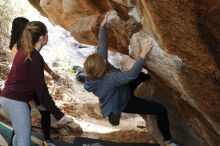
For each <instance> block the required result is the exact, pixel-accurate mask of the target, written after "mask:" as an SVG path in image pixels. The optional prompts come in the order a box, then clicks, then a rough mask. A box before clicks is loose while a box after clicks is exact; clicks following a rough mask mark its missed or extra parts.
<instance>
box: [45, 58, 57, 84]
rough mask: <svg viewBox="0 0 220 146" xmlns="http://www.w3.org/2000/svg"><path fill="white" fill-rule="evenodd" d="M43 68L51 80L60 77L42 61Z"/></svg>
mask: <svg viewBox="0 0 220 146" xmlns="http://www.w3.org/2000/svg"><path fill="white" fill-rule="evenodd" d="M44 70H45V71H46V72H47V73H48V74H49V75H51V76H52V78H53V80H58V79H59V78H60V76H59V75H57V74H55V73H54V72H53V71H52V69H50V67H49V66H48V65H47V64H46V63H45V62H44Z"/></svg>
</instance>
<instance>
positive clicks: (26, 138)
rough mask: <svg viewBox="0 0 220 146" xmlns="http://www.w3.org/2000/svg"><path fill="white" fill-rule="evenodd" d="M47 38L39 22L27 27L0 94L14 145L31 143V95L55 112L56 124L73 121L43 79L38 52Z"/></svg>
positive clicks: (42, 25) (43, 27)
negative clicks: (60, 107)
mask: <svg viewBox="0 0 220 146" xmlns="http://www.w3.org/2000/svg"><path fill="white" fill-rule="evenodd" d="M47 41H48V35H47V28H46V26H45V25H44V24H43V23H42V22H39V21H33V22H30V23H29V24H28V25H27V26H26V28H25V30H24V32H23V35H22V39H21V49H19V50H18V52H17V53H16V55H15V58H14V60H13V64H12V68H11V70H10V73H9V75H8V79H7V81H6V82H5V87H4V89H3V90H2V93H1V96H0V104H1V105H2V107H3V109H4V110H5V111H6V112H7V113H8V115H9V118H10V119H11V122H12V126H13V128H14V130H15V136H14V139H13V145H16V146H30V139H31V138H30V135H31V134H30V133H31V117H30V109H29V106H28V103H27V102H28V101H30V100H31V97H33V95H37V96H38V97H39V100H40V103H42V104H43V105H44V107H46V109H48V110H49V112H50V113H51V114H53V115H54V117H55V118H56V119H57V121H58V124H66V123H68V122H70V121H73V119H72V118H71V117H69V116H66V115H65V114H64V113H63V112H62V111H60V109H59V108H58V107H57V106H56V105H55V103H54V101H53V100H52V98H51V96H50V94H49V92H48V88H47V85H46V83H45V80H44V60H43V58H42V56H41V55H40V53H39V51H40V50H41V48H42V47H43V46H44V45H46V44H47Z"/></svg>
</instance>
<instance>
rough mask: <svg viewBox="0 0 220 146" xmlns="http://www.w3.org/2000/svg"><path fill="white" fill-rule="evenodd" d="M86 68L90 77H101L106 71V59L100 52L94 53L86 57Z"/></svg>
mask: <svg viewBox="0 0 220 146" xmlns="http://www.w3.org/2000/svg"><path fill="white" fill-rule="evenodd" d="M84 70H85V73H86V75H87V77H88V78H89V79H91V80H96V79H99V78H101V77H102V76H103V75H104V73H105V71H106V60H105V59H104V58H103V57H102V56H101V55H100V54H99V53H94V54H92V55H90V56H88V57H87V58H86V61H85V62H84Z"/></svg>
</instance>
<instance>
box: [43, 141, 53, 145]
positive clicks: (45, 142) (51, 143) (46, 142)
mask: <svg viewBox="0 0 220 146" xmlns="http://www.w3.org/2000/svg"><path fill="white" fill-rule="evenodd" d="M43 146H56V145H55V144H54V142H53V141H51V140H44V142H43Z"/></svg>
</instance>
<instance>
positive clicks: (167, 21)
mask: <svg viewBox="0 0 220 146" xmlns="http://www.w3.org/2000/svg"><path fill="white" fill-rule="evenodd" d="M40 6H41V7H42V9H43V11H44V12H45V13H46V14H47V16H48V17H49V19H50V20H51V21H52V22H54V23H56V24H60V25H61V26H63V27H64V28H66V29H67V30H70V31H71V32H72V34H73V36H74V37H76V39H77V40H79V41H82V42H84V43H88V44H97V32H98V27H97V26H99V24H100V19H101V18H102V17H103V15H104V13H105V12H106V11H108V10H111V9H114V10H115V11H116V12H117V15H118V16H119V19H113V20H112V21H111V23H110V24H113V25H109V27H110V28H109V33H108V37H109V47H110V49H112V50H116V51H118V52H122V53H124V54H128V52H129V51H128V49H127V48H128V44H129V41H130V38H131V37H132V39H131V46H132V48H133V49H132V50H131V55H132V57H133V58H137V57H138V56H139V53H140V51H141V49H140V45H139V44H140V40H142V39H143V38H146V37H147V38H150V39H151V40H152V41H153V42H154V48H153V50H152V51H151V53H150V54H149V55H148V57H147V59H146V64H145V67H146V68H147V69H148V70H149V72H150V74H151V75H152V76H153V77H154V78H155V79H156V80H157V81H158V82H159V83H160V84H161V86H162V87H163V88H164V89H165V90H166V92H167V93H169V95H170V96H171V97H172V98H168V97H164V98H166V99H167V100H168V99H172V101H173V102H172V105H173V106H175V107H176V108H177V109H178V111H179V112H180V114H181V115H182V116H183V118H184V119H185V120H183V123H185V124H188V123H189V124H190V126H191V127H190V126H189V127H188V128H189V131H191V132H189V133H188V135H187V136H188V137H190V138H188V139H186V138H182V141H183V142H186V143H189V141H190V139H191V140H192V138H195V141H199V142H198V144H197V145H202V146H203V145H204V146H216V145H217V144H219V143H220V140H219V137H220V116H219V115H220V113H219V111H220V92H219V91H220V49H219V48H220V27H219V26H220V3H219V1H218V0H209V1H188V0H187V1H177V0H172V1H171V0H163V1H159V0H154V1H144V0H138V1H133V0H125V1H124V0H123V1H122V0H119V1H116V0H109V1H107V0H102V1H94V0H91V1H87V0H78V1H63V0H59V1H52V0H41V1H40ZM119 28H120V30H119ZM140 30H142V31H140ZM137 32H138V33H137ZM161 97H163V95H161ZM168 101H169V100H168ZM174 124H176V125H179V127H180V124H182V123H180V122H179V123H174ZM190 128H192V129H193V130H192V129H190ZM179 130H180V131H179V133H181V130H184V129H181V128H180V129H179ZM195 134H197V136H195ZM180 140H181V137H180ZM193 144H195V143H193ZM193 144H190V143H189V144H188V146H190V145H193Z"/></svg>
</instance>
